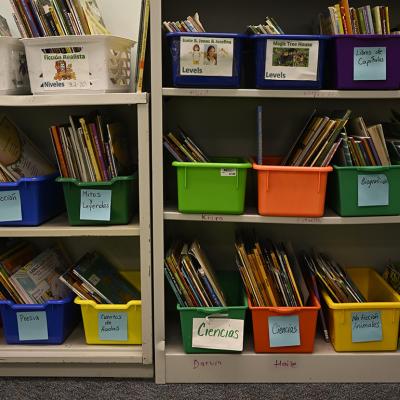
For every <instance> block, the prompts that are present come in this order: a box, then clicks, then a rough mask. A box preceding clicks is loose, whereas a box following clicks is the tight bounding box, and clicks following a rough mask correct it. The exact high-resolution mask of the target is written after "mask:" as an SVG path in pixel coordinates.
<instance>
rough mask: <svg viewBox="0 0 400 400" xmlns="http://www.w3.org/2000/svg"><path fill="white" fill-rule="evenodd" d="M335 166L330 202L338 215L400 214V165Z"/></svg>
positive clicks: (329, 196)
mask: <svg viewBox="0 0 400 400" xmlns="http://www.w3.org/2000/svg"><path fill="white" fill-rule="evenodd" d="M333 168H334V169H333V173H332V174H331V175H330V179H329V184H328V203H329V205H330V207H331V208H332V209H333V210H334V211H335V212H336V213H337V214H339V215H341V216H342V217H358V216H373V215H399V214H400V165H392V166H389V167H337V166H334V167H333ZM385 182H386V183H385Z"/></svg>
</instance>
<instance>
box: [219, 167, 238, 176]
mask: <svg viewBox="0 0 400 400" xmlns="http://www.w3.org/2000/svg"><path fill="white" fill-rule="evenodd" d="M236 174H237V169H236V168H221V176H236Z"/></svg>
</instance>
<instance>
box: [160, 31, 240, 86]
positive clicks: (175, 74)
mask: <svg viewBox="0 0 400 400" xmlns="http://www.w3.org/2000/svg"><path fill="white" fill-rule="evenodd" d="M246 37H247V36H246V35H242V34H238V33H193V32H171V33H167V38H168V42H169V46H170V50H171V55H172V82H173V85H174V86H177V87H200V88H215V87H217V88H239V87H240V77H241V67H242V49H243V42H244V39H245V38H246ZM185 38H186V39H187V38H189V39H193V47H194V46H196V45H198V46H199V54H198V55H194V54H193V59H192V65H191V68H188V67H187V66H186V67H185V66H183V65H182V66H181V57H180V55H181V41H183V40H184V39H185ZM224 39H233V62H232V70H231V69H230V67H229V68H228V69H229V71H226V69H225V71H224V75H223V76H221V75H219V76H218V75H201V74H199V73H198V72H196V70H197V71H200V70H201V69H202V67H204V66H205V62H206V61H205V60H204V55H201V53H204V52H206V49H207V47H208V46H214V48H216V51H217V58H216V65H217V66H218V65H220V66H221V64H218V60H219V57H220V56H221V54H225V53H222V50H223V48H221V45H222V44H223V40H224ZM206 41H207V43H205V42H206ZM188 46H189V45H188ZM218 46H220V48H218ZM226 46H227V45H226ZM208 65H209V64H208ZM181 67H182V68H181ZM183 68H186V70H187V71H189V70H190V71H193V72H188V73H193V75H186V74H182V73H183ZM205 68H207V66H206V67H205ZM208 70H209V71H210V70H211V69H210V68H208ZM228 75H229V76H228Z"/></svg>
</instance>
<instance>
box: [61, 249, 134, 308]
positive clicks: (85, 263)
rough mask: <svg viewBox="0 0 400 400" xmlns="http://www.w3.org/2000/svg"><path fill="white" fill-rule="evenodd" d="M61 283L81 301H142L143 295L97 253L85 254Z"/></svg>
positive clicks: (121, 302)
mask: <svg viewBox="0 0 400 400" xmlns="http://www.w3.org/2000/svg"><path fill="white" fill-rule="evenodd" d="M60 280H61V281H62V282H63V283H64V284H65V285H66V286H67V287H69V288H70V289H71V290H72V291H73V292H74V293H75V294H76V295H77V296H79V297H80V298H81V299H82V300H93V301H95V302H96V303H99V304H126V303H128V302H129V301H131V300H140V292H139V290H137V289H136V288H135V287H134V286H133V285H132V284H131V283H130V282H129V281H128V280H126V279H125V278H124V277H123V276H122V275H121V273H120V272H119V271H118V269H117V268H116V267H115V266H114V265H113V264H111V263H110V262H109V261H108V260H107V259H106V258H105V257H104V256H102V255H101V254H100V253H98V252H90V253H86V254H85V255H84V256H83V257H82V258H81V259H80V260H79V261H78V262H77V263H76V264H74V265H73V266H72V267H70V268H69V269H68V270H67V271H66V272H65V273H64V274H63V275H61V276H60Z"/></svg>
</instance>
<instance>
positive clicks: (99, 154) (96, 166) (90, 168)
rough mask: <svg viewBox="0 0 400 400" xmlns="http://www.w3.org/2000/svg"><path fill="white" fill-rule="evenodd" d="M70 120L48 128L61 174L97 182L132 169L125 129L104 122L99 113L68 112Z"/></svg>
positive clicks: (128, 173) (124, 173)
mask: <svg viewBox="0 0 400 400" xmlns="http://www.w3.org/2000/svg"><path fill="white" fill-rule="evenodd" d="M69 122H70V124H66V125H53V126H52V127H51V128H50V134H51V138H52V141H53V146H54V151H55V154H56V156H57V162H58V166H59V170H60V174H61V176H62V177H64V178H75V179H78V180H80V181H82V182H100V181H108V180H110V179H112V178H114V177H116V176H123V175H130V174H131V173H132V169H133V167H132V163H131V156H130V153H129V143H128V137H127V131H126V129H125V128H124V127H123V126H122V125H121V124H120V123H117V122H115V123H107V124H106V123H104V120H103V118H102V116H101V115H100V114H95V115H91V116H88V117H74V116H70V117H69Z"/></svg>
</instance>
